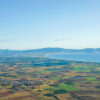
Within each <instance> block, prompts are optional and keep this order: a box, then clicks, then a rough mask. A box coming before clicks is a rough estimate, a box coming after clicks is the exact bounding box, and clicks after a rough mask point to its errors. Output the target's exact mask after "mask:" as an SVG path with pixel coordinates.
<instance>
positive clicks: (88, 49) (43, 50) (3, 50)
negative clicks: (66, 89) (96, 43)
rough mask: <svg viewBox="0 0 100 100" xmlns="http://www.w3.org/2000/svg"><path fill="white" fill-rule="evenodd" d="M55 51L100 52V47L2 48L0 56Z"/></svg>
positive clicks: (37, 54) (51, 52) (28, 54)
mask: <svg viewBox="0 0 100 100" xmlns="http://www.w3.org/2000/svg"><path fill="white" fill-rule="evenodd" d="M55 53H96V54H97V53H100V48H85V49H64V48H41V49H32V50H9V49H0V56H44V55H46V54H55Z"/></svg>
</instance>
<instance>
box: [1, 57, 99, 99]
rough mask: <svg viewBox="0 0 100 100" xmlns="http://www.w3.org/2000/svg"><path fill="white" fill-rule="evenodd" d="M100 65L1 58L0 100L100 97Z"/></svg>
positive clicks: (38, 59)
mask: <svg viewBox="0 0 100 100" xmlns="http://www.w3.org/2000/svg"><path fill="white" fill-rule="evenodd" d="M99 94H100V64H99V63H88V62H76V61H68V60H57V59H48V58H43V57H42V58H41V57H0V100H100V95H99Z"/></svg>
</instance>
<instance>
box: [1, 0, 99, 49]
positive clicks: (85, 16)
mask: <svg viewBox="0 0 100 100" xmlns="http://www.w3.org/2000/svg"><path fill="white" fill-rule="evenodd" d="M45 47H60V48H66V49H83V48H99V47H100V0H37V1H36V0H0V49H13V50H24V49H25V50H27V49H38V48H45Z"/></svg>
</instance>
